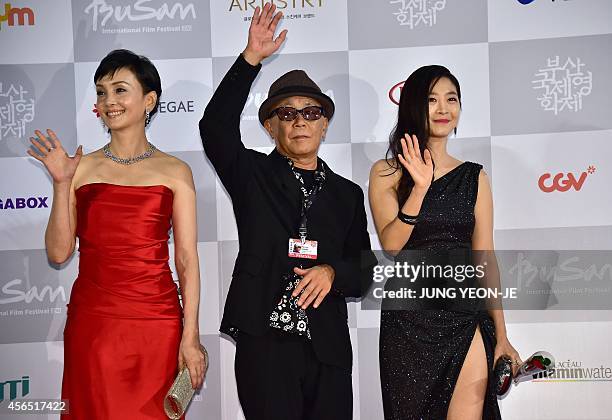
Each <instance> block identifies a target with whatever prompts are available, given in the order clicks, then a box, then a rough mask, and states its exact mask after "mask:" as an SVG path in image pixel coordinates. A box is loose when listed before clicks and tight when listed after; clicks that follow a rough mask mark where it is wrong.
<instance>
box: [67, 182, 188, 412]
mask: <svg viewBox="0 0 612 420" xmlns="http://www.w3.org/2000/svg"><path fill="white" fill-rule="evenodd" d="M76 198H77V236H78V237H79V251H80V262H79V276H78V278H77V279H76V281H75V283H74V286H73V287H72V292H71V295H70V303H69V304H68V319H67V321H66V328H65V330H64V377H63V382H62V398H66V399H68V400H69V404H70V414H69V415H65V416H62V418H63V419H86V420H93V419H104V420H114V419H126V420H127V419H129V420H137V419H166V418H167V417H166V415H165V414H164V409H163V399H164V396H165V394H166V392H167V390H168V389H169V388H170V386H171V385H172V382H173V380H174V378H175V376H176V374H177V361H178V349H179V343H180V339H181V334H182V316H183V314H182V309H181V306H180V304H179V299H178V293H177V288H176V286H175V284H174V282H173V280H172V276H171V272H170V268H169V266H168V232H169V229H170V220H171V216H172V201H173V193H172V191H171V190H170V189H169V188H167V187H165V186H161V185H155V186H147V187H137V186H121V185H112V184H104V183H99V184H88V185H84V186H82V187H80V188H79V189H78V190H77V191H76Z"/></svg>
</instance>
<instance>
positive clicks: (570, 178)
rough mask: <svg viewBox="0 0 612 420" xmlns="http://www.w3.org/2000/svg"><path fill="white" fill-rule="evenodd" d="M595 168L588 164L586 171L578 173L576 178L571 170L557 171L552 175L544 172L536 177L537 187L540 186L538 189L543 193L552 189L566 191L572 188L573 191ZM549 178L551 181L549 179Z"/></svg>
mask: <svg viewBox="0 0 612 420" xmlns="http://www.w3.org/2000/svg"><path fill="white" fill-rule="evenodd" d="M595 170H596V168H595V167H594V166H593V165H590V166H589V167H588V168H587V170H586V171H584V172H582V173H581V174H580V176H579V177H578V178H576V176H574V174H573V173H571V172H568V173H567V174H564V173H563V172H559V173H558V174H556V175H555V176H553V175H552V174H551V173H550V172H546V173H545V174H542V176H540V178H539V179H538V187H540V190H542V191H543V192H545V193H551V192H553V191H559V192H566V191H569V190H570V189H572V188H573V189H574V190H575V191H580V189H581V188H582V185H583V184H584V181H585V180H586V178H587V176H588V175H592V174H593V173H595ZM551 178H552V181H549V180H550V179H551Z"/></svg>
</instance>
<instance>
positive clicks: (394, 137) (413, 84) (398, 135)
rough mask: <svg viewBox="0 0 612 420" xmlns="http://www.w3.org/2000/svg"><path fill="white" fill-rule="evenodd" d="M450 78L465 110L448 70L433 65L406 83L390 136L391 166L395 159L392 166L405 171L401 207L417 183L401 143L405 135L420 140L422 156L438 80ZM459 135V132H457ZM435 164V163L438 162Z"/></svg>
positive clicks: (426, 140) (409, 78)
mask: <svg viewBox="0 0 612 420" xmlns="http://www.w3.org/2000/svg"><path fill="white" fill-rule="evenodd" d="M444 77H445V78H447V79H449V80H450V81H451V83H452V84H453V85H455V88H456V89H457V97H458V99H459V106H461V87H460V86H459V81H458V80H457V78H456V77H455V76H454V75H453V74H452V73H451V72H450V70H449V69H447V68H446V67H444V66H439V65H430V66H423V67H420V68H418V69H416V70H415V71H414V72H413V73H412V74H411V75H410V76H409V77H408V79H406V81H405V82H404V86H403V87H402V93H401V94H400V100H399V107H398V110H397V123H396V124H395V127H394V128H393V130H392V131H391V134H390V135H389V149H388V150H387V155H386V158H387V162H389V161H391V159H394V162H393V164H392V166H393V167H394V168H395V169H396V170H397V169H400V170H401V171H402V177H401V179H400V182H399V186H398V191H397V192H398V199H399V202H400V205H401V204H402V203H403V202H404V201H405V200H406V199H407V198H408V196H409V195H410V191H411V190H412V187H413V186H414V181H413V180H412V177H411V176H410V174H409V173H408V171H406V170H404V169H402V166H401V165H400V164H399V160H398V157H397V156H398V155H399V154H401V153H402V144H401V139H402V137H404V134H408V135H410V136H412V135H415V136H416V137H417V139H419V148H420V149H421V156H423V152H424V150H425V149H426V148H427V146H428V144H427V143H428V141H429V130H430V127H429V95H430V93H431V90H432V89H433V87H434V85H435V84H436V83H438V80H440V79H442V78H444ZM455 134H457V128H455ZM434 164H435V162H434Z"/></svg>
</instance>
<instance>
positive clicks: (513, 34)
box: [0, 0, 612, 420]
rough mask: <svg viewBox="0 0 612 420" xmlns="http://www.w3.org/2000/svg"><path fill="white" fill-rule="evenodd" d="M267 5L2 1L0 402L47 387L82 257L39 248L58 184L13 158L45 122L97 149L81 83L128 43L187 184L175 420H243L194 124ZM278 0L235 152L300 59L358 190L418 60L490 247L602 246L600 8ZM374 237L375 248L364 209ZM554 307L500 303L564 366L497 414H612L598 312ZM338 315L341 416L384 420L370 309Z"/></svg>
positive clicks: (220, 210) (337, 158)
mask: <svg viewBox="0 0 612 420" xmlns="http://www.w3.org/2000/svg"><path fill="white" fill-rule="evenodd" d="M261 3H262V1H261V0H256V1H253V0H248V1H247V0H214V1H212V0H197V1H196V0H85V1H82V0H72V1H69V0H61V1H53V2H49V1H43V0H12V1H10V2H7V1H0V14H1V15H0V40H1V42H2V46H3V48H2V54H1V55H0V326H1V330H2V337H1V339H0V354H2V357H3V362H2V364H1V365H0V384H3V385H2V386H3V387H4V388H3V390H4V393H3V394H2V395H3V396H4V397H5V399H10V398H13V397H14V398H22V397H29V398H57V397H58V396H59V391H60V386H61V372H62V363H63V361H62V358H63V351H62V332H63V326H64V322H65V316H66V306H65V305H66V303H67V300H68V299H69V296H70V290H71V288H72V284H73V282H74V279H75V278H76V275H77V269H78V253H77V254H76V255H74V256H73V257H72V258H71V259H70V260H69V261H68V262H67V263H66V264H64V265H63V266H61V267H54V266H51V265H50V264H49V263H48V261H47V259H46V256H45V252H44V229H45V226H46V221H47V218H48V215H49V211H50V208H51V204H52V201H53V194H52V188H51V183H50V179H49V177H48V176H47V175H46V173H45V171H44V170H43V169H42V168H41V167H40V165H39V164H38V163H37V162H35V161H33V160H32V159H30V158H28V157H27V155H26V154H25V149H26V148H27V145H28V137H29V136H31V135H32V133H33V130H34V129H37V128H38V129H45V128H48V127H49V128H53V129H55V131H56V132H57V133H58V135H59V136H60V138H61V139H62V140H63V142H64V145H65V146H66V148H67V149H68V150H69V152H71V153H72V152H73V151H74V150H75V148H76V147H77V145H79V144H82V145H83V146H84V148H85V151H86V152H88V151H92V150H95V149H97V148H99V147H101V146H102V145H103V144H105V143H106V142H107V141H108V137H107V135H106V134H105V133H104V132H103V130H102V128H101V126H100V124H99V121H98V120H97V118H96V116H95V114H94V113H93V112H92V108H93V104H94V102H95V91H94V87H93V81H92V76H93V72H94V70H95V68H96V65H97V63H98V62H99V60H100V59H101V58H102V57H103V56H104V55H105V54H106V53H107V52H109V51H110V50H112V49H115V48H128V49H131V50H134V51H136V52H137V53H140V54H144V55H147V56H149V57H150V58H151V59H152V60H153V61H154V62H155V64H156V65H157V67H158V69H159V71H160V74H161V77H162V83H163V88H164V94H163V96H162V102H163V103H162V106H161V109H160V112H159V114H158V115H156V116H155V118H154V120H153V122H152V125H151V127H150V129H149V137H150V138H151V140H152V141H153V142H154V143H155V144H156V145H157V146H159V147H160V148H161V149H162V150H164V151H166V152H169V153H172V154H174V155H175V156H177V157H178V158H180V159H182V160H184V161H186V162H187V163H189V165H190V166H191V167H192V170H193V173H194V177H195V183H196V188H197V192H198V221H199V226H198V241H199V243H198V250H199V253H200V259H201V261H200V263H201V272H202V286H203V287H202V299H201V302H202V304H201V309H200V325H201V334H202V341H203V342H204V343H205V344H206V346H207V347H208V349H209V352H210V356H211V361H212V364H211V370H210V371H209V374H208V377H207V380H206V384H205V388H204V389H203V390H202V391H201V392H199V393H198V394H197V395H196V397H195V400H194V402H193V404H192V405H191V408H190V411H189V412H188V415H187V418H188V419H196V418H204V417H206V418H211V419H223V420H240V419H243V414H242V412H241V409H240V405H239V403H238V397H237V395H236V388H235V379H234V373H233V357H234V349H235V348H234V344H233V342H231V341H230V340H228V339H227V338H226V337H221V336H219V334H218V332H217V329H218V327H219V321H220V317H221V312H222V309H223V304H224V302H225V296H226V294H227V290H228V287H229V282H230V279H231V272H232V268H233V264H234V260H235V258H236V255H237V252H238V242H237V234H236V228H235V221H234V217H233V214H232V208H231V203H230V201H229V198H228V197H227V194H226V192H225V191H224V189H223V187H222V186H221V185H220V183H219V182H218V180H217V179H216V177H215V174H214V171H213V170H212V168H211V165H210V163H209V162H208V161H207V159H206V157H205V156H204V155H203V152H202V148H201V144H200V141H199V135H198V129H197V123H198V121H199V119H200V117H201V115H202V112H203V110H204V108H205V106H206V103H207V102H208V100H209V99H210V97H211V95H212V92H213V91H214V88H215V87H216V86H217V85H218V83H219V82H220V80H221V78H222V77H223V75H224V74H225V72H226V71H227V69H228V68H229V66H230V65H231V64H232V62H233V60H234V57H235V56H236V55H237V54H238V53H239V52H240V51H241V50H242V49H243V48H244V45H245V41H246V34H247V30H248V25H249V17H250V16H251V15H252V12H253V9H254V7H255V6H256V5H261ZM459 3H461V4H459ZM275 4H277V6H278V7H279V9H281V10H283V12H284V13H285V18H284V19H283V21H282V23H281V28H280V29H285V28H286V29H289V35H288V38H287V42H286V44H285V45H284V47H283V48H282V50H281V51H280V54H279V55H277V56H276V57H274V58H272V59H270V60H268V62H267V63H266V64H265V66H264V69H263V71H262V72H261V74H260V76H259V77H258V79H257V80H256V82H255V84H254V86H253V89H252V91H251V94H250V96H249V98H248V102H247V104H246V106H245V109H244V112H243V116H242V126H241V128H242V133H243V138H244V141H245V143H246V144H247V146H249V147H254V148H256V149H257V150H260V151H262V152H269V151H270V150H271V147H272V142H271V140H270V139H269V138H268V137H267V136H266V133H265V132H264V131H263V129H262V128H261V127H260V126H259V124H258V122H257V120H256V115H257V110H258V107H259V105H260V104H261V102H262V101H263V100H265V98H266V95H267V90H268V87H269V85H270V83H271V82H272V81H273V80H274V79H275V78H276V77H278V76H280V74H282V73H284V72H286V71H288V70H290V69H293V68H301V69H305V70H306V71H307V72H308V73H309V74H310V75H311V76H312V78H313V79H315V80H316V81H317V82H318V83H319V84H320V85H321V87H322V88H323V90H324V91H325V92H326V93H327V94H329V95H330V96H331V97H333V98H334V100H335V102H336V105H337V114H336V117H335V118H334V120H333V121H332V124H331V126H330V129H329V132H328V134H327V138H326V139H325V143H324V144H323V146H322V148H321V155H322V156H323V158H324V159H326V160H327V161H328V163H329V164H330V165H331V166H332V168H333V169H334V170H335V171H336V172H338V173H340V174H342V175H343V176H346V177H347V178H350V179H352V180H354V181H355V182H356V183H358V184H359V185H361V186H362V187H363V189H364V191H365V192H366V197H367V189H368V176H369V170H370V167H371V165H372V163H374V162H375V161H376V160H378V159H380V158H382V157H383V156H384V154H385V152H386V148H387V144H386V141H387V139H388V135H389V132H390V130H391V129H392V127H393V125H394V123H395V119H396V113H397V106H396V102H397V99H398V98H399V93H400V90H401V87H402V82H403V81H404V80H405V79H406V77H407V76H408V75H409V74H410V73H411V72H412V71H413V70H415V69H416V68H417V67H419V66H421V65H425V64H434V63H436V64H443V65H445V66H447V67H449V68H450V69H451V71H453V73H455V74H456V75H457V77H458V78H459V80H460V82H461V83H462V91H463V114H462V120H461V123H460V125H459V129H458V134H457V136H456V137H452V138H451V139H450V140H449V149H450V151H451V153H453V154H454V155H455V156H457V157H458V158H459V159H462V160H471V161H475V162H479V163H481V164H483V165H484V168H485V170H486V172H487V174H488V176H489V179H490V181H491V184H492V188H493V193H494V200H495V209H496V221H495V238H496V246H497V247H498V248H500V249H504V248H505V249H519V248H524V249H549V250H555V249H559V250H562V249H612V219H611V216H610V215H611V214H612V200H611V199H610V194H609V186H610V183H611V181H612V172H611V168H610V165H611V164H610V159H609V158H608V157H609V156H610V153H611V152H612V150H611V149H610V144H611V143H610V142H611V141H612V131H611V129H612V125H611V123H610V118H609V113H610V109H612V99H611V98H612V84H611V82H610V74H611V71H612V63H611V61H610V54H609V46H610V43H611V42H612V5H611V4H610V2H609V1H607V0H591V1H589V2H587V1H586V0H563V1H560V0H558V1H552V0H534V1H525V0H521V1H519V0H503V1H500V0H488V1H487V0H462V1H461V2H458V1H453V0H380V1H375V2H372V1H366V0H355V1H353V0H350V1H349V0H275ZM366 201H367V199H366ZM366 205H367V202H366ZM367 208H368V209H369V205H367ZM368 215H369V210H368ZM369 230H370V234H371V238H372V243H373V244H374V246H375V247H377V246H378V240H377V238H376V236H375V230H374V226H373V224H372V222H371V217H370V223H369ZM170 250H171V252H172V250H173V247H172V246H171V247H170ZM171 264H172V265H173V264H174V263H173V260H172V259H171ZM552 312H553V311H550V312H542V311H539V312H537V311H514V312H512V313H508V314H507V319H508V324H509V325H508V330H509V335H510V337H511V339H512V341H513V343H514V344H515V346H516V347H517V348H518V349H519V350H520V351H521V354H522V355H523V356H524V357H526V356H528V355H530V354H531V353H532V352H534V351H536V350H541V349H546V350H550V351H552V352H553V353H554V354H555V355H556V356H557V360H558V361H559V362H560V364H559V366H558V369H559V376H558V377H554V378H553V377H551V378H542V380H540V381H538V382H535V383H530V384H521V385H519V386H518V387H517V389H515V390H514V391H512V393H511V395H510V396H509V397H508V398H505V399H503V400H501V401H500V403H501V407H502V412H503V414H504V418H508V419H523V418H539V419H558V418H568V419H569V418H571V419H577V418H580V419H596V418H609V413H610V412H611V411H612V401H611V400H610V399H609V398H606V397H607V396H608V395H610V394H611V393H612V381H610V379H611V377H610V369H611V367H612V353H610V351H609V348H610V346H611V345H612V339H611V338H610V337H611V335H610V332H611V330H612V322H611V321H610V320H611V319H612V312H606V311H584V312H578V311H573V312H571V313H570V312H566V313H552ZM348 323H349V327H350V331H351V339H352V341H353V349H354V354H355V357H354V360H355V365H354V369H353V375H354V377H353V385H354V386H353V389H354V396H355V403H354V418H355V419H361V420H372V419H381V418H382V404H381V400H380V384H379V381H378V344H377V340H378V323H379V316H378V313H377V312H376V311H365V310H362V309H361V306H360V303H359V302H351V303H350V304H349V317H348ZM11 387H12V388H11ZM11 389H14V391H15V395H14V396H13V395H12V393H11ZM24 389H25V390H27V395H22V394H23V393H24V391H23V390H24ZM0 418H2V415H0Z"/></svg>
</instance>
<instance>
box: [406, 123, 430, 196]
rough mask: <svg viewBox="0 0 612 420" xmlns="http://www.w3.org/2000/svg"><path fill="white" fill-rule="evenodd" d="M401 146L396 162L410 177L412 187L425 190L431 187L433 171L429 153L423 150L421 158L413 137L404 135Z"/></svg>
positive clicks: (417, 142)
mask: <svg viewBox="0 0 612 420" xmlns="http://www.w3.org/2000/svg"><path fill="white" fill-rule="evenodd" d="M401 144H402V153H400V154H398V156H397V158H398V160H399V161H400V163H401V164H402V166H403V167H404V168H406V170H407V171H408V173H409V174H410V176H411V177H412V180H413V181H414V187H415V188H420V189H424V190H427V189H428V188H429V186H430V185H431V180H432V178H433V169H434V168H433V161H432V160H431V153H429V150H427V149H425V151H424V152H423V156H421V149H420V148H419V140H418V139H417V138H416V136H415V135H413V136H412V137H411V136H409V135H408V134H406V135H404V137H403V138H402V139H401Z"/></svg>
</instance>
